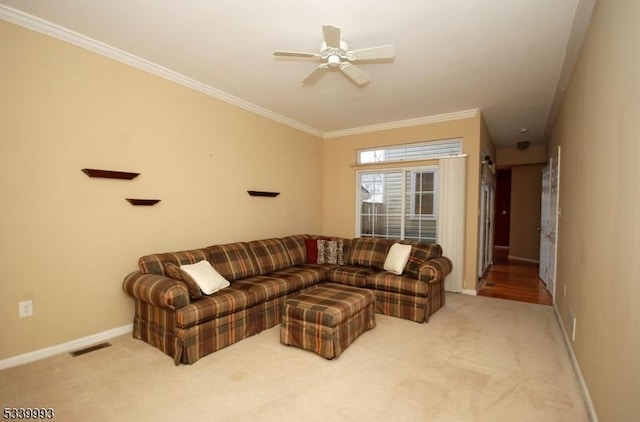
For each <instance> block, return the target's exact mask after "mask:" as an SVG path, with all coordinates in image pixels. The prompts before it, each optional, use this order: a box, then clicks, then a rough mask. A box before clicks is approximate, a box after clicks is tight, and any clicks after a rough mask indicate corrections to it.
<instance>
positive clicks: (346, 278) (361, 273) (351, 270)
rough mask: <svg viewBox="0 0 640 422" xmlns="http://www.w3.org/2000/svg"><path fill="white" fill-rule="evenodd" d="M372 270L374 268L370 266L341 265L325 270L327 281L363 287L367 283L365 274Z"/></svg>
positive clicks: (372, 271) (371, 272) (369, 273)
mask: <svg viewBox="0 0 640 422" xmlns="http://www.w3.org/2000/svg"><path fill="white" fill-rule="evenodd" d="M374 272H375V270H374V269H373V268H371V267H360V266H357V265H343V266H338V267H335V268H332V269H329V270H327V281H333V282H335V283H341V284H346V285H349V286H356V287H365V286H366V285H367V276H368V275H371V274H373V273H374Z"/></svg>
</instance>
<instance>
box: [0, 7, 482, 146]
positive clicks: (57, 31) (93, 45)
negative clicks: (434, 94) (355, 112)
mask: <svg viewBox="0 0 640 422" xmlns="http://www.w3.org/2000/svg"><path fill="white" fill-rule="evenodd" d="M0 19H2V20H4V21H7V22H11V23H13V24H16V25H19V26H22V27H24V28H27V29H30V30H33V31H36V32H39V33H41V34H44V35H48V36H50V37H53V38H56V39H58V40H61V41H63V42H66V43H69V44H72V45H75V46H77V47H80V48H83V49H85V50H89V51H91V52H94V53H97V54H100V55H102V56H105V57H108V58H110V59H113V60H116V61H119V62H121V63H124V64H127V65H129V66H131V67H134V68H136V69H139V70H142V71H144V72H147V73H150V74H152V75H155V76H158V77H161V78H163V79H166V80H169V81H171V82H175V83H177V84H179V85H182V86H184V87H187V88H189V89H193V90H194V91H198V92H201V93H203V94H205V95H208V96H210V97H213V98H216V99H218V100H221V101H224V102H226V103H228V104H231V105H234V106H236V107H239V108H241V109H244V110H246V111H249V112H251V113H254V114H257V115H259V116H262V117H265V118H267V119H270V120H273V121H276V122H278V123H282V124H283V125H286V126H289V127H291V128H294V129H297V130H300V131H302V132H305V133H308V134H310V135H313V136H317V137H319V138H323V139H330V138H337V137H340V136H348V135H357V134H362V133H369V132H377V131H381V130H387V129H397V128H403V127H409V126H418V125H423V124H430V123H437V122H445V121H449V120H459V119H467V118H472V117H475V116H476V114H477V113H478V111H479V109H477V108H474V109H469V110H463V111H458V112H454V113H445V114H438V115H433V116H426V117H419V118H416V119H408V120H399V121H395V122H387V123H381V124H375V125H370V126H362V127H357V128H352V129H345V130H338V131H332V132H323V131H321V130H318V129H316V128H313V127H311V126H308V125H305V124H303V123H301V122H298V121H296V120H293V119H290V118H288V117H285V116H283V115H281V114H278V113H274V112H272V111H270V110H267V109H265V108H263V107H260V106H258V105H255V104H253V103H250V102H248V101H245V100H243V99H240V98H238V97H235V96H233V95H231V94H228V93H226V92H224V91H221V90H219V89H217V88H214V87H212V86H210V85H206V84H204V83H202V82H198V81H196V80H195V79H192V78H189V77H187V76H185V75H182V74H180V73H178V72H175V71H173V70H171V69H167V68H166V67H163V66H160V65H158V64H156V63H153V62H151V61H149V60H146V59H143V58H141V57H138V56H135V55H133V54H131V53H128V52H126V51H124V50H120V49H118V48H115V47H113V46H110V45H108V44H105V43H103V42H100V41H98V40H95V39H93V38H90V37H87V36H85V35H82V34H80V33H78V32H75V31H72V30H70V29H67V28H64V27H62V26H59V25H56V24H54V23H52V22H49V21H46V20H44V19H40V18H38V17H36V16H33V15H30V14H28V13H24V12H22V11H20V10H17V9H14V8H12V7H9V6H6V5H3V4H0Z"/></svg>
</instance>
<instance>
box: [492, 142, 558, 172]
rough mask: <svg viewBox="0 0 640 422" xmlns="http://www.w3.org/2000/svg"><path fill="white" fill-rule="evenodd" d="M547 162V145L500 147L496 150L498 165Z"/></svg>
mask: <svg viewBox="0 0 640 422" xmlns="http://www.w3.org/2000/svg"><path fill="white" fill-rule="evenodd" d="M546 162H547V146H546V145H532V146H530V147H529V148H527V149H518V148H500V149H499V150H498V151H497V157H496V165H497V166H498V167H510V166H520V165H524V164H540V163H546Z"/></svg>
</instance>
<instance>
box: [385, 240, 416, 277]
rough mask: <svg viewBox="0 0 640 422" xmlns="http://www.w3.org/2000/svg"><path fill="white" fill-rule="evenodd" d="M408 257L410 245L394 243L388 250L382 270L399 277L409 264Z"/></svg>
mask: <svg viewBox="0 0 640 422" xmlns="http://www.w3.org/2000/svg"><path fill="white" fill-rule="evenodd" d="M409 255H411V245H402V244H400V243H394V244H393V246H391V249H389V253H388V254H387V259H385V261H384V267H383V268H384V269H385V270H386V271H389V272H390V273H393V274H398V275H400V274H402V272H403V271H404V267H405V266H406V265H407V262H409Z"/></svg>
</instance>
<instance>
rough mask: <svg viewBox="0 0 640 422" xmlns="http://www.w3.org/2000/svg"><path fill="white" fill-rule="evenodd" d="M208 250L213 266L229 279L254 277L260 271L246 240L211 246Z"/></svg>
mask: <svg viewBox="0 0 640 422" xmlns="http://www.w3.org/2000/svg"><path fill="white" fill-rule="evenodd" d="M207 250H208V251H209V254H210V256H211V264H213V268H215V269H216V270H217V271H218V272H219V273H220V275H222V276H223V277H224V278H226V279H227V280H229V281H233V280H238V279H240V278H247V277H253V276H254V275H256V274H257V273H258V272H257V269H256V265H255V263H254V261H253V254H252V253H251V251H250V250H249V246H248V245H247V243H246V242H236V243H228V244H226V245H215V246H209V247H208V248H207Z"/></svg>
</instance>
